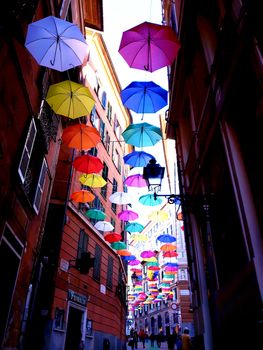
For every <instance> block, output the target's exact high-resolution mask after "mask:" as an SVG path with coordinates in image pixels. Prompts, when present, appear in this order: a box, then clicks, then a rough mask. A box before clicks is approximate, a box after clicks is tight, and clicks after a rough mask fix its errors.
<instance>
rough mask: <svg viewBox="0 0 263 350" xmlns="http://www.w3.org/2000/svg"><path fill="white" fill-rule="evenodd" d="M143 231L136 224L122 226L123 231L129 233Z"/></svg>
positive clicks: (141, 226)
mask: <svg viewBox="0 0 263 350" xmlns="http://www.w3.org/2000/svg"><path fill="white" fill-rule="evenodd" d="M143 229H144V226H143V225H141V224H139V223H138V222H132V223H128V224H127V225H125V226H124V230H125V231H129V232H142V231H143Z"/></svg>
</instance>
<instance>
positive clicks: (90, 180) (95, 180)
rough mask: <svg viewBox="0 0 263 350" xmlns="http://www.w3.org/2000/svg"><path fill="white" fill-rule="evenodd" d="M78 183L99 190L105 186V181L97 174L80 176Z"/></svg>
mask: <svg viewBox="0 0 263 350" xmlns="http://www.w3.org/2000/svg"><path fill="white" fill-rule="evenodd" d="M79 181H80V182H81V183H82V185H84V186H89V187H94V188H99V187H103V186H105V185H106V183H107V181H105V180H104V179H103V177H102V176H101V175H98V174H82V175H81V177H80V178H79Z"/></svg>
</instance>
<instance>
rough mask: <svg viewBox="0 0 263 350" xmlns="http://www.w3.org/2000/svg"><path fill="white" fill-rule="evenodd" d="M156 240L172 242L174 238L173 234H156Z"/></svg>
mask: <svg viewBox="0 0 263 350" xmlns="http://www.w3.org/2000/svg"><path fill="white" fill-rule="evenodd" d="M157 240H158V241H160V242H163V243H172V242H175V241H176V238H175V237H174V236H171V235H167V234H164V235H160V236H158V237H157Z"/></svg>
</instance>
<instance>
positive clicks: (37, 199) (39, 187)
mask: <svg viewBox="0 0 263 350" xmlns="http://www.w3.org/2000/svg"><path fill="white" fill-rule="evenodd" d="M47 169H48V167H47V162H46V159H45V158H44V159H43V162H42V166H41V171H40V174H39V178H38V183H37V188H36V193H35V198H34V201H33V208H34V209H35V212H36V213H37V214H38V213H39V209H40V204H41V198H42V194H43V189H44V185H45V179H46V173H47Z"/></svg>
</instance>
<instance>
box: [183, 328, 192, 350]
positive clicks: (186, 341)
mask: <svg viewBox="0 0 263 350" xmlns="http://www.w3.org/2000/svg"><path fill="white" fill-rule="evenodd" d="M181 340H182V350H191V349H192V342H191V337H190V335H189V329H188V328H187V327H185V328H184V331H183V334H182V337H181Z"/></svg>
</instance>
